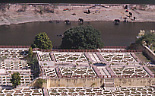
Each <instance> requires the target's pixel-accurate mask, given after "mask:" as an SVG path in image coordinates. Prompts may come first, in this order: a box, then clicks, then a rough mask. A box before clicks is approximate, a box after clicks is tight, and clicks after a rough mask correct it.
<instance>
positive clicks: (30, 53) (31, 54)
mask: <svg viewBox="0 0 155 96" xmlns="http://www.w3.org/2000/svg"><path fill="white" fill-rule="evenodd" d="M28 56H29V57H30V58H32V56H33V51H32V47H30V48H29V52H28Z"/></svg>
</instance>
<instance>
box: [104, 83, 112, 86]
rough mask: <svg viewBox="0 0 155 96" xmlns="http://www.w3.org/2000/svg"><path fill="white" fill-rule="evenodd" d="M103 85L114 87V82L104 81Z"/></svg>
mask: <svg viewBox="0 0 155 96" xmlns="http://www.w3.org/2000/svg"><path fill="white" fill-rule="evenodd" d="M104 87H114V83H105V84H104Z"/></svg>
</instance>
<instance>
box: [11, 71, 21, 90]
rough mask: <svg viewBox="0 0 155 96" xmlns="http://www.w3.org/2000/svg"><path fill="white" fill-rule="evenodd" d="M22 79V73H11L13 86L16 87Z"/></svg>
mask: <svg viewBox="0 0 155 96" xmlns="http://www.w3.org/2000/svg"><path fill="white" fill-rule="evenodd" d="M20 80H21V77H20V74H19V73H18V72H16V73H13V74H12V75H11V83H12V86H13V87H15V88H16V86H17V85H19V84H20Z"/></svg>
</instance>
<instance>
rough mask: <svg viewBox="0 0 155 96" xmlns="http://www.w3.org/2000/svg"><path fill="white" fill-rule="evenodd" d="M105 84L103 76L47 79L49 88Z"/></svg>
mask: <svg viewBox="0 0 155 96" xmlns="http://www.w3.org/2000/svg"><path fill="white" fill-rule="evenodd" d="M102 84H103V79H101V78H77V79H73V78H68V79H67V78H58V79H47V88H50V87H100V86H101V85H102Z"/></svg>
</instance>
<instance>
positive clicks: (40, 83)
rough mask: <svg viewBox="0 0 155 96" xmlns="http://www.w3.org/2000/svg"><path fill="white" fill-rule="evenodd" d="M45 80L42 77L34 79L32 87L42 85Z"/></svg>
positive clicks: (40, 86)
mask: <svg viewBox="0 0 155 96" xmlns="http://www.w3.org/2000/svg"><path fill="white" fill-rule="evenodd" d="M44 82H45V80H44V79H40V78H39V79H37V80H36V82H35V83H34V85H33V86H34V87H36V88H42V87H43V83H44Z"/></svg>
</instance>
